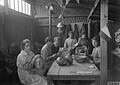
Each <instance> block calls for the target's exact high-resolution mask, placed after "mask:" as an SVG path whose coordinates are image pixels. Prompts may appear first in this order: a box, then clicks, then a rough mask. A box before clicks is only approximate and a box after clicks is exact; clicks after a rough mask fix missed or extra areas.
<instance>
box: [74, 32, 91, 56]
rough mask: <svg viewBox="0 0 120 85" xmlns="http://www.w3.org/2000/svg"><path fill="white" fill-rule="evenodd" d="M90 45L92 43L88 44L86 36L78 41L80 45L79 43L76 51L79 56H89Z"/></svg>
mask: <svg viewBox="0 0 120 85" xmlns="http://www.w3.org/2000/svg"><path fill="white" fill-rule="evenodd" d="M89 44H90V42H88V39H87V38H86V35H85V34H83V35H82V36H81V37H80V38H79V40H78V43H77V45H76V49H75V53H76V54H78V55H79V54H80V53H84V54H85V55H87V54H88V51H89V47H90V46H89Z"/></svg>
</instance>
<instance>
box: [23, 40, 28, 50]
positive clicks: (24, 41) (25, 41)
mask: <svg viewBox="0 0 120 85" xmlns="http://www.w3.org/2000/svg"><path fill="white" fill-rule="evenodd" d="M26 43H30V40H29V39H24V40H23V41H22V42H21V50H24V49H25V44H26Z"/></svg>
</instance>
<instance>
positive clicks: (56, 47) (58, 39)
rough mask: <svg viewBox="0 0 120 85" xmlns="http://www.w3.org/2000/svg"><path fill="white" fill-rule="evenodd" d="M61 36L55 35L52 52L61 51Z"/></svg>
mask: <svg viewBox="0 0 120 85" xmlns="http://www.w3.org/2000/svg"><path fill="white" fill-rule="evenodd" d="M59 41H60V37H55V38H54V42H53V46H52V53H53V54H56V53H58V52H59V48H60V42H59Z"/></svg>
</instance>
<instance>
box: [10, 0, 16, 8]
mask: <svg viewBox="0 0 120 85" xmlns="http://www.w3.org/2000/svg"><path fill="white" fill-rule="evenodd" d="M14 5H15V1H14V0H9V6H10V8H11V9H14Z"/></svg>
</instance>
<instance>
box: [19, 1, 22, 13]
mask: <svg viewBox="0 0 120 85" xmlns="http://www.w3.org/2000/svg"><path fill="white" fill-rule="evenodd" d="M19 12H22V0H19Z"/></svg>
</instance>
